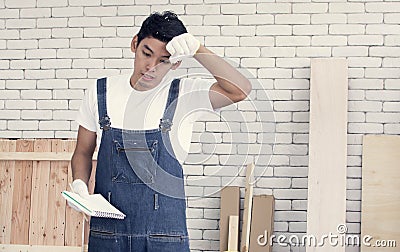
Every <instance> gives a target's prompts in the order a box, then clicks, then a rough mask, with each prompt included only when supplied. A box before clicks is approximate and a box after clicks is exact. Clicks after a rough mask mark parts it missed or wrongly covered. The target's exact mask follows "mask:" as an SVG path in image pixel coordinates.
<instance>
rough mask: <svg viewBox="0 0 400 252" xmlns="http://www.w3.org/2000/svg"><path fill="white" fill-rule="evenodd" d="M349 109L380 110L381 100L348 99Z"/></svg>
mask: <svg viewBox="0 0 400 252" xmlns="http://www.w3.org/2000/svg"><path fill="white" fill-rule="evenodd" d="M348 106H349V111H363V112H374V111H377V112H379V111H381V110H382V102H378V101H349V104H348Z"/></svg>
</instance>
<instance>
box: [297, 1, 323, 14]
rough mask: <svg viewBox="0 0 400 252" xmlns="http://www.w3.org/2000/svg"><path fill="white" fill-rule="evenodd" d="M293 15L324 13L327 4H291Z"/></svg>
mask: <svg viewBox="0 0 400 252" xmlns="http://www.w3.org/2000/svg"><path fill="white" fill-rule="evenodd" d="M292 9H293V10H292V11H293V13H326V12H328V3H293V4H292Z"/></svg>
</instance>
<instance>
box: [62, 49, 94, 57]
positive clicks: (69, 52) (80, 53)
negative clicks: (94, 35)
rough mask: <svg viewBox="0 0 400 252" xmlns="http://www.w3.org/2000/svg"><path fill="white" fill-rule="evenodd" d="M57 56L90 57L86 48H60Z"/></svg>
mask: <svg viewBox="0 0 400 252" xmlns="http://www.w3.org/2000/svg"><path fill="white" fill-rule="evenodd" d="M57 58H67V59H69V58H72V59H73V58H89V50H86V49H59V50H57Z"/></svg>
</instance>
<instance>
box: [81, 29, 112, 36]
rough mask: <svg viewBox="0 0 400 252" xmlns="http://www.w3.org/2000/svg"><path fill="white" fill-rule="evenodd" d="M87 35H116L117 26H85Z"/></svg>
mask: <svg viewBox="0 0 400 252" xmlns="http://www.w3.org/2000/svg"><path fill="white" fill-rule="evenodd" d="M83 30H84V36H85V37H96V38H98V37H115V35H116V32H117V30H116V28H115V27H100V28H91V27H89V28H84V29H83Z"/></svg>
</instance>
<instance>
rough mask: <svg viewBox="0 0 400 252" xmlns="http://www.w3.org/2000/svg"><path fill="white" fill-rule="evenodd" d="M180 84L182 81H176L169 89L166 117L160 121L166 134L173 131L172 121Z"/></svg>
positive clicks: (161, 127)
mask: <svg viewBox="0 0 400 252" xmlns="http://www.w3.org/2000/svg"><path fill="white" fill-rule="evenodd" d="M179 83H180V79H174V80H173V81H172V83H171V86H170V88H169V93H168V99H167V104H166V105H165V110H164V115H163V118H161V119H160V125H159V127H160V129H161V130H162V132H164V133H165V132H167V131H170V130H171V126H172V120H173V118H174V115H175V110H176V105H177V103H178V96H179Z"/></svg>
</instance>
